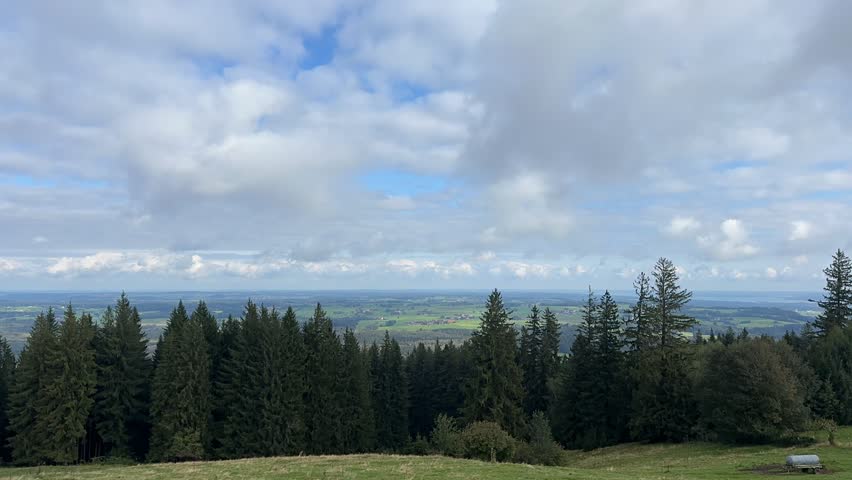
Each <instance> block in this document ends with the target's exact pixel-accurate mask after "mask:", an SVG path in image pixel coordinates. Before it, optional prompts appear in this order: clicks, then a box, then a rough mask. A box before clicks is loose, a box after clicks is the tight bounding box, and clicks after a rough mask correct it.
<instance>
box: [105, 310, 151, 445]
mask: <svg viewBox="0 0 852 480" xmlns="http://www.w3.org/2000/svg"><path fill="white" fill-rule="evenodd" d="M147 348H148V340H147V338H145V333H144V332H143V331H142V321H141V319H140V318H139V312H138V311H137V310H136V307H133V306H131V305H130V300H128V298H127V295H125V294H124V293H122V294H121V297H119V299H118V302H116V306H115V310H113V309H111V308H110V309H107V311H106V312H105V313H104V317H103V320H102V326H101V328H100V329H99V332H98V337H97V338H96V351H95V358H96V361H97V364H98V382H97V390H96V394H95V410H94V412H95V415H94V417H95V419H94V420H95V426H96V429H97V433H98V435H99V436H100V438H101V439H102V440H103V443H104V451H103V452H102V453H104V454H106V455H111V456H113V457H134V458H137V459H142V458H144V456H145V454H146V453H147V451H148V435H149V432H150V424H149V418H148V403H149V399H150V379H151V361H150V359H149V358H148V351H147Z"/></svg>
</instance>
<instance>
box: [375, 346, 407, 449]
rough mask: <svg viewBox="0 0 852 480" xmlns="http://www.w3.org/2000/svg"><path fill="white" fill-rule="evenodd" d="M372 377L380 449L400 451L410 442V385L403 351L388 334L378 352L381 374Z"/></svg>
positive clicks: (378, 372)
mask: <svg viewBox="0 0 852 480" xmlns="http://www.w3.org/2000/svg"><path fill="white" fill-rule="evenodd" d="M373 375H374V377H375V379H376V380H375V390H374V392H373V393H374V397H373V406H374V408H375V414H376V438H377V440H378V446H379V448H380V449H382V450H385V451H398V450H399V449H401V448H403V447H405V445H406V444H407V443H408V395H407V392H408V384H407V383H406V378H405V366H404V365H403V360H402V351H401V350H400V348H399V344H398V343H397V342H396V340H394V339H392V338H391V337H390V335H389V334H388V332H387V331H385V339H384V341H383V342H382V347H381V348H380V349H379V364H378V371H376V372H373Z"/></svg>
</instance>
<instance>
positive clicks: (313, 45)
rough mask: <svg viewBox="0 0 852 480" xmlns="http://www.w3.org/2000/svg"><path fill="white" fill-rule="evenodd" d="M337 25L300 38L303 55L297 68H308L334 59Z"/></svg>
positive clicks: (325, 63)
mask: <svg viewBox="0 0 852 480" xmlns="http://www.w3.org/2000/svg"><path fill="white" fill-rule="evenodd" d="M339 29H340V27H339V26H338V25H332V26H328V27H325V28H323V29H322V30H321V31H320V32H319V34H317V35H306V36H305V37H303V38H302V46H303V47H304V49H305V56H304V57H303V58H302V59H301V61H299V68H301V69H302V70H310V69H312V68H316V67H319V66H321V65H327V64H329V63H331V61H332V60H334V54H335V52H336V51H337V32H338V30H339Z"/></svg>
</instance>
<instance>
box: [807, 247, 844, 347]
mask: <svg viewBox="0 0 852 480" xmlns="http://www.w3.org/2000/svg"><path fill="white" fill-rule="evenodd" d="M823 272H824V273H825V288H824V290H825V295H824V296H823V299H822V300H821V301H819V302H818V304H819V307H820V308H822V313H820V314H819V315H818V316H817V317H816V319H814V324H813V327H814V331H815V333H816V334H817V336H821V337H824V336H826V335H827V334H828V333H829V332H830V331H831V330H832V329H834V328H846V327H847V326H849V323H850V322H852V260H850V258H849V257H847V256H846V253H844V252H843V251H842V250H837V252H836V253H835V254H834V256H833V257H832V259H831V265H829V266H828V268H826V269H825V270H823Z"/></svg>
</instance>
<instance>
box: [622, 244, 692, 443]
mask: <svg viewBox="0 0 852 480" xmlns="http://www.w3.org/2000/svg"><path fill="white" fill-rule="evenodd" d="M653 278H654V284H653V285H652V287H651V294H650V296H649V307H650V308H649V314H650V317H649V325H650V344H651V345H653V346H654V348H653V349H649V350H648V351H645V352H643V353H642V354H641V355H640V356H639V357H638V359H636V360H634V362H635V364H634V367H633V369H632V371H633V374H634V375H635V376H634V382H635V385H636V388H635V390H634V392H633V395H632V415H631V421H630V425H631V430H632V432H633V435H634V437H636V438H638V439H646V440H655V441H658V440H671V441H683V440H685V439H687V438H688V437H689V435H690V433H691V432H692V429H693V426H694V424H695V421H696V406H695V396H694V392H693V389H692V381H691V378H690V371H689V369H690V365H691V362H690V359H689V351H688V348H687V347H688V344H689V341H688V339H687V338H686V337H685V336H684V335H683V333H684V332H687V331H689V330H691V329H692V328H693V327H694V326H695V325H696V321H695V319H694V318H691V317H689V316H687V315H684V314H683V313H682V309H683V308H684V307H685V306H686V304H687V303H688V302H689V300H690V298H691V297H692V293H691V292H689V291H687V290H686V289H683V288H681V287H680V285H679V284H678V275H677V270H676V268H675V266H674V264H673V263H672V262H671V261H670V260H668V259H666V258H661V259H660V260H659V261H657V264H656V265H655V267H654V275H653Z"/></svg>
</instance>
